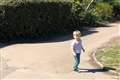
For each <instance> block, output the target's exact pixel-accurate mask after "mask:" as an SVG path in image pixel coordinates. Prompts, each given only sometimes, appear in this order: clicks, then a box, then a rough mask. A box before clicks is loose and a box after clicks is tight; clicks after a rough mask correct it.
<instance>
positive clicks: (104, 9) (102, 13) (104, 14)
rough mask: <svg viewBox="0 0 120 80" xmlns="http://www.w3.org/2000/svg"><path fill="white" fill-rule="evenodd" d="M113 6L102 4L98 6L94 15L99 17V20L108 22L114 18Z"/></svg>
mask: <svg viewBox="0 0 120 80" xmlns="http://www.w3.org/2000/svg"><path fill="white" fill-rule="evenodd" d="M112 12H113V11H112V6H111V5H110V4H109V3H105V2H101V3H97V4H96V8H95V10H94V11H93V14H94V15H96V16H97V17H98V20H107V19H109V18H111V17H112Z"/></svg>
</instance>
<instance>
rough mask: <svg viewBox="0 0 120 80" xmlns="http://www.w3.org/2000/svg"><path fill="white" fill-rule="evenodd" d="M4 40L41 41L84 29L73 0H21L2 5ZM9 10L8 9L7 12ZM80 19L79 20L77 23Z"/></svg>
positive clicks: (2, 35)
mask: <svg viewBox="0 0 120 80" xmlns="http://www.w3.org/2000/svg"><path fill="white" fill-rule="evenodd" d="M0 10H1V11H2V14H1V15H0V21H1V22H0V24H1V26H0V30H1V31H0V40H1V41H2V40H11V39H33V38H39V39H41V40H43V39H47V38H49V37H54V36H57V35H60V34H66V33H68V32H71V31H73V30H74V29H82V27H81V26H80V25H77V24H80V21H79V20H75V18H74V16H72V13H71V3H69V2H40V3H36V2H18V3H15V4H14V3H9V4H7V5H4V6H1V9H0ZM4 11H5V12H4ZM75 21H76V22H75Z"/></svg>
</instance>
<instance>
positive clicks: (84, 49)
mask: <svg viewBox="0 0 120 80" xmlns="http://www.w3.org/2000/svg"><path fill="white" fill-rule="evenodd" d="M81 48H82V50H83V52H85V49H84V47H83V44H82V40H81Z"/></svg>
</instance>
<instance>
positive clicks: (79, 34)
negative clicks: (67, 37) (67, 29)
mask: <svg viewBox="0 0 120 80" xmlns="http://www.w3.org/2000/svg"><path fill="white" fill-rule="evenodd" d="M73 36H79V37H80V36H81V32H80V31H79V30H75V31H73Z"/></svg>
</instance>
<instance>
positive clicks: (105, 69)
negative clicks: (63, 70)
mask: <svg viewBox="0 0 120 80" xmlns="http://www.w3.org/2000/svg"><path fill="white" fill-rule="evenodd" d="M110 70H116V69H115V68H111V67H103V68H96V69H85V68H79V71H78V73H89V72H91V73H96V72H108V71H110Z"/></svg>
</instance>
